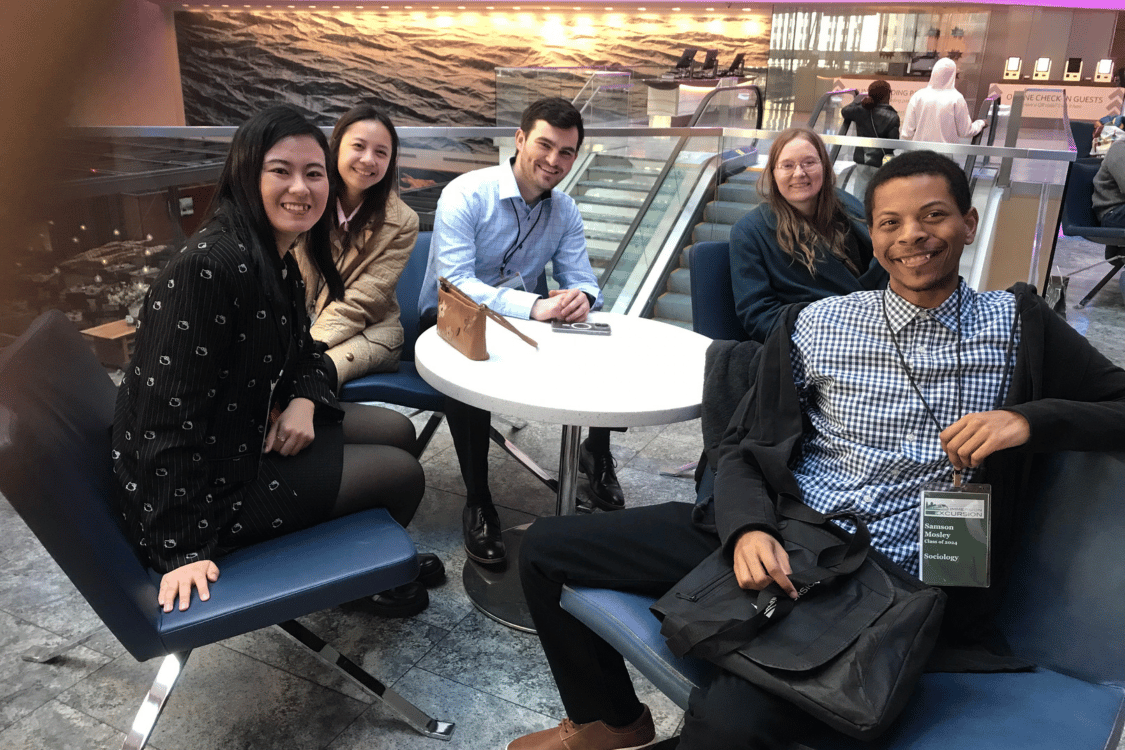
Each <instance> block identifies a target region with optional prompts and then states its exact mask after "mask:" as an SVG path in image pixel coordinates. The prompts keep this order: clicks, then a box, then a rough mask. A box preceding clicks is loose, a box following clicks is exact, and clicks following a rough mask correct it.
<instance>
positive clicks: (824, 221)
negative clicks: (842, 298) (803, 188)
mask: <svg viewBox="0 0 1125 750" xmlns="http://www.w3.org/2000/svg"><path fill="white" fill-rule="evenodd" d="M798 138H800V139H801V140H804V141H807V142H809V143H811V144H812V146H813V148H815V149H816V153H817V156H818V157H819V158H820V168H821V171H822V176H823V180H822V182H821V185H820V193H819V194H818V195H817V197H816V209H815V211H814V213H813V217H812V219H811V220H810V219H807V218H805V216H804V215H803V214H801V212H800V211H798V210H797V209H796V208H794V207H793V206H792V205H791V204H790V203H789V201H787V200H785V198H784V197H783V196H782V195H781V191H780V190H778V189H777V180H776V179H775V178H774V174H773V172H774V168H775V167H777V161H778V159H779V158H780V156H781V150H782V149H783V148H785V147H786V146H787V145H789V144H790V143H791V142H792V141H794V140H796V139H798ZM758 192H759V193H761V194H762V197H764V198H765V199H766V203H767V205H769V207H770V208H771V209H772V210H773V214H774V216H776V217H777V242H778V244H779V245H780V246H781V249H782V250H784V251H785V253H786V254H787V255H788V256H789V257H791V258H793V259H794V260H797V261H800V263H801V265H803V266H804V267H805V268H807V269H808V271H809V274H810V275H812V276H816V250H817V246H818V245H820V244H823V245H824V246H825V247H826V248H827V249H828V252H830V253H832V255H835V256H836V257H837V258H839V259H840V260H842V261H843V262H844V263H845V265H847V266H848V268H850V269H851V270H852V272H853V273H857V274H858V273H859V272H860V269H858V268H855V267H854V265H855V264H854V263H852V261H851V260H850V259H849V258H848V255H847V253H846V252H844V241H845V238H846V237H847V234H848V227H849V222H848V220H847V218H846V217H845V216H844V211H843V207H842V206H841V205H840V200H839V199H838V198H837V197H836V174H835V173H834V172H833V171H832V162H831V161H830V160H829V158H828V151H827V149H825V148H824V141H822V140H820V136H818V135H817V134H816V133H815V132H813V131H812V130H810V129H808V128H802V127H796V128H789V129H788V130H783V131H781V133H779V134H778V136H777V139H776V140H775V141H774V142H773V145H772V146H771V147H770V155H769V159H768V160H767V161H766V168H765V170H764V171H763V172H762V176H761V177H760V178H759V179H758Z"/></svg>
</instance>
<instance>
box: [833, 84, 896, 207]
mask: <svg viewBox="0 0 1125 750" xmlns="http://www.w3.org/2000/svg"><path fill="white" fill-rule="evenodd" d="M890 100H891V84H889V83H887V82H886V81H883V80H879V81H872V82H871V85H870V86H868V87H867V96H865V97H863V98H862V99H860V100H859V101H856V102H852V103H851V104H849V105H848V106H846V107H844V110H843V112H842V113H841V114H842V115H843V118H844V124H843V126H841V128H840V129H841V131H843V130H844V129H845V128H846V127H847V125H848V123H855V134H856V135H860V136H863V137H864V138H892V139H897V138H898V126H899V119H898V112H896V111H895V108H894V107H892V106H891V105H890ZM893 154H894V149H892V148H866V149H865V148H860V147H859V146H856V148H855V151H854V153H853V154H852V161H854V162H855V167H854V168H853V169H852V171H851V172H850V173H849V176H848V179H847V180H846V185H847V189H848V192H849V193H851V194H852V195H854V196H855V197H856V198H859V199H860V200H863V193H864V191H865V190H867V183H868V182H870V180H871V178H872V177H873V176H874V174H875V170H877V169H878V168H879V167H881V166H882V165H883V160H884V159H885V158H887V157H888V156H891V155H893Z"/></svg>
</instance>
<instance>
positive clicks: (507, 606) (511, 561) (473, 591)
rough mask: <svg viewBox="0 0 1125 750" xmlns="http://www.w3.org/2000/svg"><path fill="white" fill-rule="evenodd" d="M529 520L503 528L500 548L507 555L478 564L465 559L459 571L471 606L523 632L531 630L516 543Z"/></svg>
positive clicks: (533, 629)
mask: <svg viewBox="0 0 1125 750" xmlns="http://www.w3.org/2000/svg"><path fill="white" fill-rule="evenodd" d="M530 525H531V524H524V525H523V526H515V527H513V528H510V529H507V530H505V531H504V534H503V536H504V548H505V549H506V550H507V553H508V556H507V559H506V560H505V561H504V562H503V563H500V564H499V565H480V564H479V563H475V562H473V561H472V560H466V561H465V567H464V569H463V570H462V571H461V582H462V583H463V584H464V586H465V593H466V594H467V595H468V597H469V601H471V602H472V603H473V606H474V607H476V608H477V609H479V610H480V611H481V612H483V613H484V614H485V615H487V616H488V617H491V618H492V619H493V620H496V622H498V623H500V624H501V625H507V626H508V627H510V628H515V629H516V630H522V631H524V632H525V633H534V632H535V626H534V625H532V623H531V613H530V612H528V609H527V602H525V601H524V598H523V588H522V587H521V586H520V570H519V559H520V543H521V542H522V541H523V532H524V531H525V530H526V529H527V527H528V526H530Z"/></svg>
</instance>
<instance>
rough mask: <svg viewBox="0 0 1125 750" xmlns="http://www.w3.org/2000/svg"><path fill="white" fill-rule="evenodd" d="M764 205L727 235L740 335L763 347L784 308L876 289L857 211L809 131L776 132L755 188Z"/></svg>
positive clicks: (879, 273)
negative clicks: (839, 188)
mask: <svg viewBox="0 0 1125 750" xmlns="http://www.w3.org/2000/svg"><path fill="white" fill-rule="evenodd" d="M758 190H759V192H761V193H762V195H763V196H764V198H765V200H764V201H763V203H761V204H760V205H759V206H758V207H757V208H755V209H754V210H753V211H751V212H750V213H748V214H746V216H743V217H742V218H741V219H739V221H738V223H737V224H735V225H734V228H733V229H732V230H731V233H730V266H731V286H732V288H733V291H734V301H735V308H736V310H737V312H738V317H739V319H740V320H741V321H742V326H743V328H745V329H746V333H747V335H748V336H749V337H750V338H751V339H753V340H754V341H765V340H766V336H768V335H769V332H770V331H771V330H773V327H774V325H775V323H776V322H777V319H778V314H779V313H780V311H781V308H782V307H784V306H785V305H787V304H789V303H791V302H813V301H815V300H818V299H822V298H824V297H831V296H834V295H838V294H849V293H851V292H857V291H860V290H863V289H876V288H878V287H881V286H883V285H885V284H886V279H887V273H886V271H884V270H883V268H882V266H880V265H879V264H878V263H877V262H876V261H875V260H874V259H873V257H872V254H871V237H870V235H868V233H867V226H866V224H865V223H864V219H863V216H864V214H863V207H862V206H861V205H859V202H858V201H856V200H855V199H854V198H852V197H851V196H850V195H848V194H847V193H845V192H843V191H842V190H837V189H836V188H835V174H834V173H833V171H832V163H831V161H830V160H829V158H828V152H827V151H826V150H825V148H824V143H823V142H822V141H821V140H820V137H819V136H817V134H816V133H814V132H813V131H811V130H809V129H808V128H789V129H788V130H785V131H783V132H782V133H780V134H779V135H778V137H777V139H776V140H775V141H774V142H773V146H772V147H771V148H770V154H769V159H768V161H767V162H766V168H765V170H764V171H763V172H762V176H761V178H760V179H759V180H758Z"/></svg>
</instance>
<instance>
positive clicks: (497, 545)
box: [461, 505, 507, 565]
mask: <svg viewBox="0 0 1125 750" xmlns="http://www.w3.org/2000/svg"><path fill="white" fill-rule="evenodd" d="M461 525H462V527H463V528H464V532H465V553H466V554H467V555H468V556H469V559H471V560H476V561H477V562H479V563H485V564H486V565H487V564H489V563H500V562H504V558H505V557H507V552H506V551H505V550H504V538H503V537H502V536H500V517H499V516H498V515H496V510H495V509H493V508H488V509H487V510H485V509H484V508H482V507H480V506H479V505H476V506H472V505H470V506H465V512H464V513H462V514H461Z"/></svg>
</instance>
